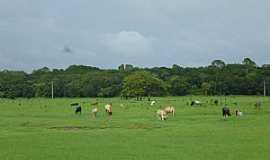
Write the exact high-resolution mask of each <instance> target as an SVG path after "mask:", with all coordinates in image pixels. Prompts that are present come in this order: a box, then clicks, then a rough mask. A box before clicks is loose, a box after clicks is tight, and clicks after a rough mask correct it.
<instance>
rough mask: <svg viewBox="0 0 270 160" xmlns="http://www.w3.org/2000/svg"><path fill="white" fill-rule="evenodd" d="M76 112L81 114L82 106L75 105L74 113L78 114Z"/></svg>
mask: <svg viewBox="0 0 270 160" xmlns="http://www.w3.org/2000/svg"><path fill="white" fill-rule="evenodd" d="M78 113H80V114H82V107H81V106H80V105H78V106H76V108H75V114H78Z"/></svg>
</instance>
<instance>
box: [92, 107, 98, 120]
mask: <svg viewBox="0 0 270 160" xmlns="http://www.w3.org/2000/svg"><path fill="white" fill-rule="evenodd" d="M97 112H98V108H97V107H94V108H93V109H92V114H93V117H95V118H96V116H97Z"/></svg>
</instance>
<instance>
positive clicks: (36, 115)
mask: <svg viewBox="0 0 270 160" xmlns="http://www.w3.org/2000/svg"><path fill="white" fill-rule="evenodd" d="M154 99H155V100H157V104H156V105H155V106H150V105H149V104H150V102H148V101H135V100H121V99H120V98H112V99H98V102H99V105H98V107H99V113H98V116H97V118H93V117H91V114H90V110H91V106H90V103H91V102H93V100H94V99H87V98H83V99H54V100H51V99H16V100H8V99H0V109H1V110H0V160H43V159H48V160H52V159H53V160H75V159H76V160H84V159H85V160H89V159H91V160H105V159H106V160H120V159H123V160H127V159H131V160H137V159H138V160H158V159H163V160H166V159H168V160H169V159H170V160H171V159H185V160H189V159H190V160H200V159H201V160H207V159H211V160H221V159H222V160H255V159H256V160H269V159H270V98H263V97H247V96H231V97H227V98H226V100H225V98H224V97H199V96H197V97H196V96H189V97H165V98H154ZM191 99H193V100H195V99H197V100H200V101H202V102H203V103H204V104H203V105H202V106H197V107H191V106H189V105H187V103H189V102H190V100H191ZM210 99H218V100H219V102H221V104H219V105H218V106H215V105H213V104H210V103H209V102H210ZM225 101H226V103H227V104H228V106H229V107H230V109H231V111H232V112H233V111H234V109H236V108H240V109H241V110H242V111H243V113H244V116H243V117H235V116H234V115H233V116H232V117H230V118H229V119H227V120H223V118H222V116H221V108H222V107H223V106H224V105H225ZM256 101H262V102H263V103H262V108H261V109H260V110H258V109H254V103H255V102H256ZM74 102H80V103H81V105H82V108H83V111H82V115H75V114H74V108H72V107H71V106H70V104H71V103H74ZM109 102H112V105H113V115H112V117H111V118H108V116H107V115H106V114H105V112H104V105H105V104H106V103H109ZM207 102H208V103H207ZM236 103H237V104H236ZM165 105H173V106H175V108H176V115H175V117H171V116H170V117H169V118H168V120H166V121H160V120H159V119H158V118H157V117H156V116H155V112H156V110H157V109H158V108H159V107H160V106H165Z"/></svg>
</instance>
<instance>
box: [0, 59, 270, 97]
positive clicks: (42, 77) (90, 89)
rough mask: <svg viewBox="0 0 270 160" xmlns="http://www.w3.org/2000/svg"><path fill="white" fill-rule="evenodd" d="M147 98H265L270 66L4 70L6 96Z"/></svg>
mask: <svg viewBox="0 0 270 160" xmlns="http://www.w3.org/2000/svg"><path fill="white" fill-rule="evenodd" d="M52 83H53V86H54V87H53V91H54V96H55V97H115V96H121V97H123V98H131V97H136V98H137V99H138V100H139V99H142V98H143V97H152V96H169V95H171V96H184V95H263V94H264V84H266V90H268V91H270V65H269V64H264V65H262V66H258V65H256V63H255V62H254V61H253V60H251V59H250V58H245V59H244V60H243V61H242V63H239V64H225V62H224V61H222V60H214V61H213V62H212V63H211V64H210V65H208V66H204V67H182V66H180V65H177V64H174V65H173V66H172V67H153V68H138V67H134V66H133V65H131V64H126V65H124V64H122V65H120V66H119V67H118V69H100V68H97V67H92V66H83V65H71V66H69V67H68V68H66V69H52V70H51V69H49V68H47V67H43V68H41V69H37V70H34V71H33V72H32V73H26V72H23V71H9V70H2V71H0V97H1V98H16V97H27V98H31V97H51V94H52V92H51V91H52V87H51V86H52Z"/></svg>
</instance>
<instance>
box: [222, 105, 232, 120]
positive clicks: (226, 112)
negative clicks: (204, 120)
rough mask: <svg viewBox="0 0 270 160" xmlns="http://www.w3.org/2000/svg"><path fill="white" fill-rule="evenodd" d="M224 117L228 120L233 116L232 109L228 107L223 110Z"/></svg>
mask: <svg viewBox="0 0 270 160" xmlns="http://www.w3.org/2000/svg"><path fill="white" fill-rule="evenodd" d="M222 115H223V117H224V118H227V117H228V116H231V112H230V109H229V108H228V107H223V108H222Z"/></svg>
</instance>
